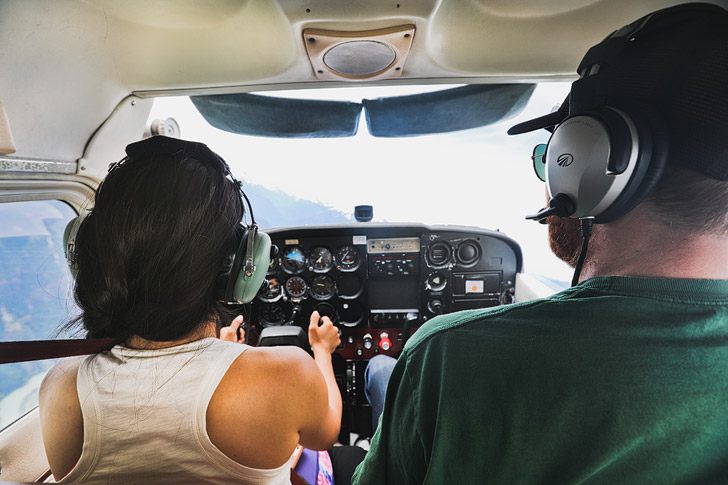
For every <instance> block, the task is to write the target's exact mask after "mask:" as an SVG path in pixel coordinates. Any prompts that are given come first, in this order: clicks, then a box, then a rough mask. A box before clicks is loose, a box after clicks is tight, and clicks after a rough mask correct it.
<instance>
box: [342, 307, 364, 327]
mask: <svg viewBox="0 0 728 485" xmlns="http://www.w3.org/2000/svg"><path fill="white" fill-rule="evenodd" d="M363 319H364V312H362V309H361V306H360V305H359V304H358V303H357V302H355V301H345V302H344V303H342V304H341V308H340V310H339V322H341V324H342V325H343V326H345V327H356V326H357V325H359V323H361V321H362V320H363Z"/></svg>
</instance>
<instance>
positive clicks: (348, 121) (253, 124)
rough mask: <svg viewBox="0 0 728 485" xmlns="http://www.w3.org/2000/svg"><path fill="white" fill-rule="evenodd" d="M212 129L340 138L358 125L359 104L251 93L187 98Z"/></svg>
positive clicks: (288, 135) (282, 135) (247, 133)
mask: <svg viewBox="0 0 728 485" xmlns="http://www.w3.org/2000/svg"><path fill="white" fill-rule="evenodd" d="M190 99H191V100H192V103H193V104H194V105H195V107H196V108H197V110H198V111H199V112H200V114H202V116H203V117H204V118H205V120H207V122H208V123H210V124H211V125H212V126H214V127H215V128H218V129H220V130H224V131H229V132H231V133H238V134H243V135H254V136H268V137H274V138H343V137H347V136H353V135H354V134H355V133H356V132H357V129H358V126H359V117H360V115H361V104H360V103H352V102H346V101H318V100H308V99H290V98H277V97H273V96H259V95H255V94H247V93H243V94H219V95H210V96H191V97H190Z"/></svg>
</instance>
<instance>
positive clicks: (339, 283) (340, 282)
mask: <svg viewBox="0 0 728 485" xmlns="http://www.w3.org/2000/svg"><path fill="white" fill-rule="evenodd" d="M361 292H362V286H361V280H360V279H359V277H358V276H357V275H355V274H353V273H346V274H343V275H341V277H339V279H337V280H336V293H337V294H338V295H339V298H343V299H345V300H351V299H352V298H356V297H358V296H359V295H361Z"/></svg>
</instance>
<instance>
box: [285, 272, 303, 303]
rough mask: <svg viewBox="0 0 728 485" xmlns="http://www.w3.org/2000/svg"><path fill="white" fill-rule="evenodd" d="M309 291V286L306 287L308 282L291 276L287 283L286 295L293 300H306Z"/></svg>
mask: <svg viewBox="0 0 728 485" xmlns="http://www.w3.org/2000/svg"><path fill="white" fill-rule="evenodd" d="M307 290H308V286H306V282H305V281H304V280H303V278H301V277H300V276H291V277H290V278H288V281H286V293H288V296H290V297H291V299H293V300H300V299H302V298H305V297H306V291H307Z"/></svg>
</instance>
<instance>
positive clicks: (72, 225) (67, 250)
mask: <svg viewBox="0 0 728 485" xmlns="http://www.w3.org/2000/svg"><path fill="white" fill-rule="evenodd" d="M88 215H89V212H84V213H83V214H81V215H79V216H76V217H74V218H73V219H71V220H70V221H68V224H66V228H65V229H64V230H63V253H64V254H65V256H66V262H67V263H68V269H69V271H70V272H71V276H72V277H73V279H76V276H77V275H78V261H77V259H78V253H77V252H76V238H77V237H78V231H79V229H80V228H81V224H83V221H84V219H86V217H88Z"/></svg>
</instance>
